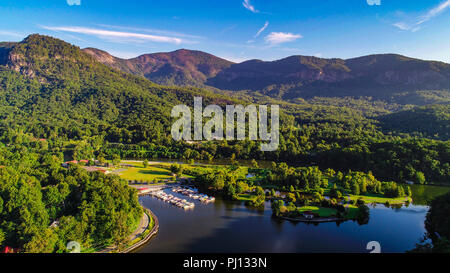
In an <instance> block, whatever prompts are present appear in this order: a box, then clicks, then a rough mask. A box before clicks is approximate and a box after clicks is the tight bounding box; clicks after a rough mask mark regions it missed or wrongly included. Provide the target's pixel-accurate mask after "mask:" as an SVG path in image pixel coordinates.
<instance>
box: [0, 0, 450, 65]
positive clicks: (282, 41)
mask: <svg viewBox="0 0 450 273" xmlns="http://www.w3.org/2000/svg"><path fill="white" fill-rule="evenodd" d="M32 33H39V34H44V35H50V36H53V37H56V38H60V39H63V40H65V41H67V42H70V43H72V44H75V45H77V46H79V47H81V48H85V47H95V48H99V49H102V50H105V51H108V52H109V53H111V54H112V55H114V56H117V57H121V58H132V57H137V56H139V55H142V54H146V53H154V52H168V51H173V50H177V49H180V48H186V49H193V50H201V51H205V52H208V53H211V54H214V55H216V56H219V57H222V58H225V59H228V60H231V61H234V62H242V61H245V60H250V59H261V60H265V61H271V60H276V59H281V58H285V57H288V56H291V55H308V56H316V57H322V58H343V59H347V58H352V57H359V56H363V55H369V54H380V53H397V54H402V55H406V56H410V57H415V58H420V59H426V60H437V61H443V62H447V63H450V0H409V1H403V0H164V1H160V0H147V1H144V0H127V1H123V0H122V1H119V0H109V1H106V0H39V1H36V0H1V1H0V41H21V40H22V39H23V38H25V37H26V36H28V35H29V34H32Z"/></svg>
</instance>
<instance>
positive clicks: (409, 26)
mask: <svg viewBox="0 0 450 273" xmlns="http://www.w3.org/2000/svg"><path fill="white" fill-rule="evenodd" d="M448 8H450V0H446V1H444V2H442V3H440V4H439V5H437V6H436V7H433V8H432V9H430V10H428V11H427V12H426V13H424V14H423V15H421V16H419V17H417V18H414V20H411V22H408V23H407V22H397V23H395V24H393V26H394V27H397V28H399V29H400V30H404V31H412V32H416V31H418V30H419V29H420V25H422V24H423V23H425V22H428V21H429V20H431V19H433V18H434V17H436V16H438V15H440V14H442V13H443V12H445V11H446V10H447V9H448Z"/></svg>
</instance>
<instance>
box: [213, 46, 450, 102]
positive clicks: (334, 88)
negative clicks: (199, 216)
mask: <svg viewBox="0 0 450 273" xmlns="http://www.w3.org/2000/svg"><path fill="white" fill-rule="evenodd" d="M207 83H208V84H210V85H212V86H215V87H217V88H222V89H231V90H241V89H250V90H261V91H262V92H263V93H264V94H269V95H271V96H274V97H280V98H283V99H293V98H297V97H302V98H310V97H314V96H322V97H343V96H369V97H375V98H383V99H386V98H389V97H391V96H393V95H395V94H398V93H402V92H413V91H419V90H442V89H446V90H448V89H450V64H446V63H441V62H431V61H422V60H418V59H412V58H408V57H404V56H400V55H394V54H386V55H370V56H364V57H360V58H354V59H348V60H342V59H322V58H316V57H305V56H292V57H288V58H285V59H282V60H278V61H273V62H263V61H258V60H253V61H248V62H244V63H240V64H235V65H232V66H230V67H229V68H227V69H225V70H223V71H222V72H221V73H219V74H218V75H217V76H216V77H214V78H211V79H209V80H208V82H207Z"/></svg>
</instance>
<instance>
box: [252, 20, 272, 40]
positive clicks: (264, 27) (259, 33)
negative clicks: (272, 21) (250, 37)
mask: <svg viewBox="0 0 450 273" xmlns="http://www.w3.org/2000/svg"><path fill="white" fill-rule="evenodd" d="M268 26H269V22H266V23H265V24H264V26H263V27H262V28H260V29H259V30H258V32H257V33H256V35H255V38H257V37H259V35H261V33H263V31H264V30H266V28H267V27H268Z"/></svg>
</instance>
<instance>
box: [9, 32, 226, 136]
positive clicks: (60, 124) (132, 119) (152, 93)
mask: <svg viewBox="0 0 450 273" xmlns="http://www.w3.org/2000/svg"><path fill="white" fill-rule="evenodd" d="M0 88H1V90H2V96H1V98H0V106H1V107H0V115H1V117H2V120H3V124H4V126H5V127H4V130H6V131H11V130H14V129H17V130H19V128H26V131H27V132H29V133H33V134H34V135H36V136H41V137H46V138H48V137H51V136H55V137H56V136H58V137H63V138H65V139H74V138H75V139H77V138H78V139H79V138H81V137H82V136H86V135H87V136H91V135H98V134H101V135H103V136H105V137H106V138H107V139H108V140H109V141H112V142H118V141H125V142H132V143H137V142H139V141H142V140H145V139H148V138H150V137H152V138H154V139H158V138H159V136H161V132H164V131H166V130H167V128H168V126H169V125H170V124H169V121H170V111H171V108H172V106H173V105H177V104H181V103H191V102H192V100H193V95H194V94H196V93H198V92H201V93H202V96H204V97H205V100H206V101H208V98H211V100H214V101H215V102H219V103H224V102H227V101H229V99H226V98H225V97H224V96H222V97H221V96H218V95H214V96H212V95H213V94H212V93H210V92H208V91H206V90H202V91H199V90H196V89H182V88H176V87H175V88H170V87H163V86H159V85H156V84H154V83H152V82H150V81H148V80H146V79H144V78H142V77H138V76H133V75H131V74H127V73H124V72H121V71H118V70H115V69H111V68H109V67H107V66H105V65H103V64H101V63H99V62H97V61H96V60H95V59H94V58H92V57H91V56H90V55H88V54H86V53H84V52H82V51H81V50H80V49H79V48H77V47H75V46H72V45H70V44H67V43H65V42H63V41H61V40H58V39H54V38H51V37H46V36H40V35H31V36H29V37H28V38H26V39H25V40H24V41H22V42H21V43H18V44H17V45H15V46H14V47H13V48H12V49H10V50H9V53H8V56H7V58H6V61H5V62H4V63H3V66H0ZM211 102H212V101H210V103H211ZM8 123H9V124H8ZM5 124H8V125H5ZM163 128H164V129H163ZM132 132H133V133H132ZM155 132H158V135H159V136H157V135H155Z"/></svg>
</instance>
